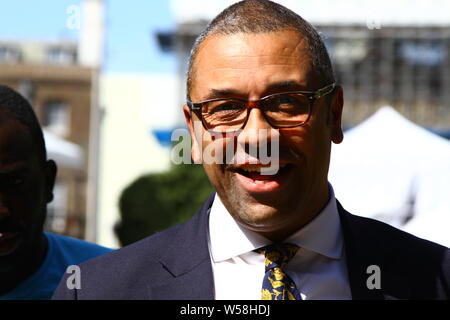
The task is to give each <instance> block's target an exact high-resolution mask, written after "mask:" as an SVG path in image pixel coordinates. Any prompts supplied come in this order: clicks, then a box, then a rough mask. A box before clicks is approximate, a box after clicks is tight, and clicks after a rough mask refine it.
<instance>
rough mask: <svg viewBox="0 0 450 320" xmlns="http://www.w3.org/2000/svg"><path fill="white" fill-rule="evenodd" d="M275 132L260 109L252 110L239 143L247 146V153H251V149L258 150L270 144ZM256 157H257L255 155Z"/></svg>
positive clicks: (240, 135)
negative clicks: (263, 145)
mask: <svg viewBox="0 0 450 320" xmlns="http://www.w3.org/2000/svg"><path fill="white" fill-rule="evenodd" d="M273 131H275V130H274V129H273V128H272V126H271V125H270V124H269V123H268V122H267V120H266V119H265V118H264V116H263V113H262V112H261V110H260V109H258V108H254V109H251V110H250V113H249V115H248V119H247V123H246V124H245V127H244V128H243V129H242V131H241V133H240V134H239V136H238V143H239V144H240V145H241V146H245V151H246V152H247V153H249V150H248V149H249V148H255V149H258V148H259V147H261V145H262V144H263V143H265V144H266V146H267V145H269V144H270V141H271V136H272V135H273V134H274V132H273ZM255 156H256V155H255Z"/></svg>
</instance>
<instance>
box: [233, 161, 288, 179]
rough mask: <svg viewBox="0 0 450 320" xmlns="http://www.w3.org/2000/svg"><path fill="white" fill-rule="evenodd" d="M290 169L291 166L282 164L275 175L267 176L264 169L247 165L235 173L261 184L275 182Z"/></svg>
mask: <svg viewBox="0 0 450 320" xmlns="http://www.w3.org/2000/svg"><path fill="white" fill-rule="evenodd" d="M292 167H293V165H292V164H283V165H280V167H279V169H278V171H277V172H276V173H275V174H268V173H267V171H266V172H265V171H264V170H263V169H264V168H265V167H261V166H252V165H247V166H242V167H240V168H239V169H238V170H237V173H239V174H240V175H242V176H245V177H247V178H249V179H252V180H253V181H255V183H260V184H261V183H264V182H267V181H272V180H276V179H277V178H279V177H280V176H283V175H285V174H287V173H288V172H289V171H290V170H291V169H292ZM266 169H267V167H266Z"/></svg>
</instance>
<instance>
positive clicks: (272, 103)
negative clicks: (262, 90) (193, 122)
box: [187, 83, 336, 133]
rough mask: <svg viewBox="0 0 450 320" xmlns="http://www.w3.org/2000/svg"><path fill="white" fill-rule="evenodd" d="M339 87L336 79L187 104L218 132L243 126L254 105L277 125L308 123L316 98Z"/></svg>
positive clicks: (205, 123)
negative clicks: (257, 96) (316, 87)
mask: <svg viewBox="0 0 450 320" xmlns="http://www.w3.org/2000/svg"><path fill="white" fill-rule="evenodd" d="M335 87H336V83H332V84H330V85H328V86H326V87H323V88H321V89H319V90H317V91H293V92H283V93H275V94H271V95H268V96H265V97H263V98H261V99H259V100H253V101H248V100H245V99H238V98H218V99H210V100H205V101H201V102H196V103H194V102H192V101H187V105H188V106H189V108H190V109H191V111H192V112H194V113H195V114H196V115H197V116H198V117H199V118H200V119H201V121H202V123H203V126H204V128H205V129H206V130H210V131H214V132H218V133H224V132H233V131H238V130H241V129H243V128H244V127H245V124H246V123H247V120H248V116H249V114H250V110H251V109H253V108H259V109H260V110H261V112H262V114H263V116H264V118H265V120H266V121H267V122H268V123H269V124H270V125H271V126H272V127H273V128H277V129H278V128H292V127H297V126H301V125H303V124H305V123H306V122H307V121H308V120H309V117H310V115H311V109H312V106H313V104H314V101H315V100H317V99H320V98H322V97H324V96H326V95H328V94H330V93H331V92H332V91H333V90H334V88H335Z"/></svg>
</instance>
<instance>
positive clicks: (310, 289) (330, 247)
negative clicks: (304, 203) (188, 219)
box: [209, 185, 351, 300]
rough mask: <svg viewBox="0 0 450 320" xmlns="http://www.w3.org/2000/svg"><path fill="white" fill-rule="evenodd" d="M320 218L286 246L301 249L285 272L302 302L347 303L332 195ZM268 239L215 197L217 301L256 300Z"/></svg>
mask: <svg viewBox="0 0 450 320" xmlns="http://www.w3.org/2000/svg"><path fill="white" fill-rule="evenodd" d="M329 190H330V200H329V201H328V203H327V205H326V206H325V208H324V209H323V210H322V211H321V212H320V214H319V215H318V216H317V217H316V218H314V219H313V220H312V221H311V222H310V223H308V224H307V225H306V226H304V227H303V228H302V229H300V230H298V231H297V232H296V233H294V234H293V235H291V236H290V237H289V238H288V239H286V240H285V241H284V242H286V243H293V244H296V245H298V246H299V247H300V249H299V250H298V251H297V254H296V255H295V256H294V257H293V258H292V260H291V261H290V262H289V263H288V264H287V265H286V267H285V272H286V273H287V274H288V275H289V277H290V278H291V279H292V280H293V281H294V282H295V284H296V286H297V288H298V289H299V292H300V295H301V297H302V299H304V300H310V299H351V292H350V286H349V281H348V273H347V265H346V259H345V252H344V248H343V246H344V243H343V238H342V231H341V224H340V219H339V214H338V210H337V206H336V199H335V197H334V192H333V188H332V187H331V185H330V187H329ZM270 243H271V241H270V240H269V239H267V238H264V237H263V236H261V235H259V234H257V233H255V232H253V231H251V230H247V229H245V228H243V227H241V226H240V225H239V224H238V223H237V222H236V221H235V220H234V219H233V218H232V216H231V215H230V214H229V212H228V210H227V209H226V208H225V206H224V205H223V203H222V201H221V200H220V198H219V196H218V195H216V197H215V198H214V202H213V204H212V207H211V210H210V214H209V251H210V256H211V262H212V269H213V276H214V286H215V299H216V300H260V299H261V289H262V282H263V278H264V273H265V272H264V269H265V268H264V259H265V258H264V255H262V254H258V253H256V252H253V250H254V249H257V248H260V247H263V246H266V245H268V244H270Z"/></svg>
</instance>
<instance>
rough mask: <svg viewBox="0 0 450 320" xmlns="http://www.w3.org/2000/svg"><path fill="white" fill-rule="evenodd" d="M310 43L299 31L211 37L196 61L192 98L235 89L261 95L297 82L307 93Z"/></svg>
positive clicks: (201, 46)
mask: <svg viewBox="0 0 450 320" xmlns="http://www.w3.org/2000/svg"><path fill="white" fill-rule="evenodd" d="M311 71H312V63H311V58H310V54H309V50H308V42H307V40H306V38H305V37H304V36H302V35H301V34H300V33H298V32H296V31H290V30H283V31H277V32H270V33H257V34H244V33H238V34H232V35H213V36H209V37H208V38H207V39H206V40H205V41H204V42H203V43H202V44H201V45H200V47H199V51H198V53H197V57H196V61H195V71H194V77H193V78H194V81H193V88H192V89H193V90H192V91H193V95H202V94H204V93H205V91H207V90H209V89H211V88H215V89H217V88H219V89H223V88H225V87H232V88H234V89H238V90H243V91H246V94H258V92H259V91H264V90H265V88H266V87H268V86H270V85H271V84H272V83H276V82H285V81H294V82H296V83H298V86H299V89H305V90H306V89H308V87H309V86H311V85H312V82H313V81H314V79H313V78H314V77H313V76H312V72H311Z"/></svg>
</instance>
